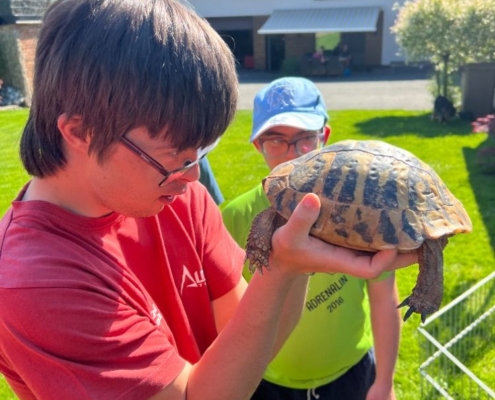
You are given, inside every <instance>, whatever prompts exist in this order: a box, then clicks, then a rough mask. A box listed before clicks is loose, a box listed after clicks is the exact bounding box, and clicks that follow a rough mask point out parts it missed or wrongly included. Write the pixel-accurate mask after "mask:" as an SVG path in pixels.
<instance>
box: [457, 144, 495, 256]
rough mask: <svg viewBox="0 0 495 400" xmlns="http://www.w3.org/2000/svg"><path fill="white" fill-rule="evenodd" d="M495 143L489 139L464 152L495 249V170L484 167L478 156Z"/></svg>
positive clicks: (477, 199) (472, 183) (484, 220)
mask: <svg viewBox="0 0 495 400" xmlns="http://www.w3.org/2000/svg"><path fill="white" fill-rule="evenodd" d="M493 145H495V142H494V141H490V139H487V140H486V141H484V142H483V143H481V144H480V145H479V146H478V147H477V148H476V149H470V148H464V149H463V153H464V159H465V160H466V166H467V169H468V171H469V182H470V184H471V187H472V189H473V193H474V196H475V198H476V203H477V204H478V208H479V211H480V213H481V217H482V219H483V224H484V225H485V227H486V230H487V232H488V236H489V238H490V245H491V247H492V249H495V170H493V169H492V170H491V171H490V170H488V169H483V168H482V167H481V166H480V165H479V160H480V158H479V156H478V152H479V151H480V150H481V149H483V148H486V147H488V146H493Z"/></svg>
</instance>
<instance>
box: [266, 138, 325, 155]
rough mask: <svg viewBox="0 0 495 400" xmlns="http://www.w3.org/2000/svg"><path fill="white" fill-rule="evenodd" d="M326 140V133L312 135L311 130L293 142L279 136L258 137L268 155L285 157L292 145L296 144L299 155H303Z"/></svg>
mask: <svg viewBox="0 0 495 400" xmlns="http://www.w3.org/2000/svg"><path fill="white" fill-rule="evenodd" d="M324 140H325V135H324V134H323V133H319V134H315V133H313V134H312V135H310V134H309V132H308V134H307V135H306V136H303V137H299V138H297V139H296V140H293V141H292V142H288V141H287V140H285V139H281V138H278V137H273V138H270V137H269V138H266V139H263V138H260V139H258V141H259V144H260V147H261V150H262V151H263V154H264V155H265V156H267V157H284V156H285V155H287V153H288V152H289V148H290V146H292V145H294V148H295V149H296V153H297V154H298V155H299V156H302V155H304V154H306V153H309V152H310V151H313V150H316V149H317V148H319V147H320V146H321V145H322V144H323V141H324Z"/></svg>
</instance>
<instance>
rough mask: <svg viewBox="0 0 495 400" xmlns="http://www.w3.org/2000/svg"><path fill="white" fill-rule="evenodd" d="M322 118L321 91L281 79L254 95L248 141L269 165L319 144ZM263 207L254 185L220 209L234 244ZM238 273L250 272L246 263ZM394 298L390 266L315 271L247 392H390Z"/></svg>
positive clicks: (286, 395) (331, 395)
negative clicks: (296, 316) (298, 310)
mask: <svg viewBox="0 0 495 400" xmlns="http://www.w3.org/2000/svg"><path fill="white" fill-rule="evenodd" d="M327 121H328V114H327V111H326V107H325V103H324V101H323V98H322V95H321V93H320V92H319V91H318V89H317V88H316V86H315V85H314V84H313V83H312V82H311V81H309V80H307V79H304V78H293V77H288V78H281V79H278V80H275V81H273V82H272V83H270V84H269V85H268V86H267V87H265V88H264V89H262V90H261V91H260V92H259V93H258V94H257V95H256V97H255V99H254V111H253V129H252V133H251V137H250V141H251V142H252V143H253V144H254V146H255V148H256V149H257V150H258V151H259V152H260V153H261V154H262V155H263V157H264V159H265V162H266V164H267V165H268V167H269V168H270V170H272V169H273V168H275V167H276V166H277V165H279V164H280V163H282V162H285V161H289V160H292V159H294V158H296V157H299V156H301V155H303V154H306V153H308V152H309V151H311V150H314V149H317V148H319V147H321V146H323V145H324V144H325V143H326V141H327V139H328V137H329V136H330V127H329V126H328V125H327ZM268 206H269V202H268V199H267V198H266V197H265V195H264V192H263V189H262V186H261V184H259V185H257V186H256V187H255V188H253V189H252V190H250V191H248V192H246V193H245V194H243V195H241V196H239V197H238V198H236V199H234V200H233V201H232V202H231V203H230V204H228V205H227V206H226V207H225V208H224V210H223V219H224V223H225V225H226V226H227V229H228V230H229V231H230V233H231V235H232V236H233V237H234V239H235V240H236V241H237V243H238V244H239V245H241V246H245V244H246V240H247V236H248V233H249V229H250V226H251V223H252V221H253V219H254V217H255V216H256V215H257V214H258V213H259V212H261V211H262V210H264V209H265V208H267V207H268ZM244 277H245V278H246V279H248V280H249V279H250V277H251V274H250V273H249V271H248V270H247V267H245V268H244ZM397 304H398V297H397V288H396V284H395V276H394V274H393V273H391V274H386V275H383V276H382V277H380V278H378V279H376V280H369V281H366V280H363V279H359V278H355V277H353V276H350V275H345V274H341V273H336V274H315V275H314V276H312V277H311V279H310V283H309V290H308V294H307V297H306V305H305V310H304V312H303V316H302V318H301V319H300V321H299V323H298V325H297V327H296V328H295V329H294V331H293V332H292V334H291V336H290V337H289V339H288V340H287V341H286V343H285V344H284V346H283V347H282V349H281V350H280V352H279V353H278V354H277V356H276V357H275V358H274V359H273V361H272V362H271V363H270V365H269V366H268V368H267V370H266V372H265V375H264V379H263V381H262V382H261V384H260V385H259V387H258V389H257V391H256V392H255V394H254V395H253V397H252V398H251V399H252V400H287V399H289V400H292V399H293V400H299V399H300V400H309V399H318V400H331V399H332V400H333V399H335V400H360V399H363V400H364V399H367V400H392V399H395V395H394V391H393V386H392V384H393V374H394V367H395V362H396V358H397V351H398V347H399V336H400V324H401V319H400V313H399V312H398V311H397V309H396V306H397ZM375 357H376V362H375Z"/></svg>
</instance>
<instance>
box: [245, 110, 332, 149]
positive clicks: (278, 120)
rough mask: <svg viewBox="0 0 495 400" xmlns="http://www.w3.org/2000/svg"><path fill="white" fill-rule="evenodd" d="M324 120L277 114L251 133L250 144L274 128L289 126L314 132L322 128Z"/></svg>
mask: <svg viewBox="0 0 495 400" xmlns="http://www.w3.org/2000/svg"><path fill="white" fill-rule="evenodd" d="M324 124H325V118H324V117H323V116H321V115H315V114H305V113H300V112H298V113H295V112H288V113H283V114H277V115H274V116H273V117H271V118H270V119H268V120H267V121H266V122H265V123H264V124H263V125H261V126H260V127H259V128H258V129H257V130H256V131H253V133H252V134H251V137H250V139H249V141H250V142H253V141H254V140H256V139H257V138H258V137H259V136H260V135H261V134H262V133H264V132H266V131H267V130H269V129H271V128H273V127H275V126H290V127H294V128H298V129H304V130H308V131H316V130H318V129H321V128H323V125H324Z"/></svg>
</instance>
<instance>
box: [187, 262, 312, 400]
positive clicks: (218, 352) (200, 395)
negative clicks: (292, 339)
mask: <svg viewBox="0 0 495 400" xmlns="http://www.w3.org/2000/svg"><path fill="white" fill-rule="evenodd" d="M307 280H308V278H307V277H306V276H297V277H293V278H291V279H288V278H287V277H286V276H283V274H282V273H281V272H280V271H278V270H276V269H275V270H273V271H265V272H264V274H263V276H260V275H258V274H257V275H256V276H253V278H252V280H251V282H250V284H249V286H248V288H247V290H246V293H245V294H244V297H243V298H242V300H241V302H240V303H239V305H238V308H237V310H236V313H235V314H234V315H233V316H232V319H231V320H230V322H229V323H228V324H227V325H226V326H225V328H224V329H223V331H222V332H221V334H220V335H219V336H218V338H217V339H216V340H215V342H214V343H213V344H212V345H211V346H210V348H209V349H208V350H207V351H206V353H205V354H204V355H203V357H202V359H201V361H199V362H198V363H197V364H196V365H195V366H194V367H193V370H192V371H191V374H190V376H189V380H188V390H187V394H188V395H187V399H188V400H196V399H202V400H209V399H211V400H222V399H226V400H235V399H245V398H249V397H250V395H251V394H252V392H254V390H255V389H256V387H257V385H258V384H259V382H260V380H261V378H262V376H263V374H264V371H265V369H266V366H267V365H268V363H269V362H270V361H271V359H272V357H273V356H274V354H275V352H276V351H277V350H278V349H279V348H280V347H281V345H282V343H283V342H284V341H285V339H286V338H287V336H288V335H289V333H290V331H292V329H293V328H294V326H295V325H296V323H297V321H298V319H299V316H300V312H301V310H302V307H303V305H304V300H305V293H306V287H307Z"/></svg>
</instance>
